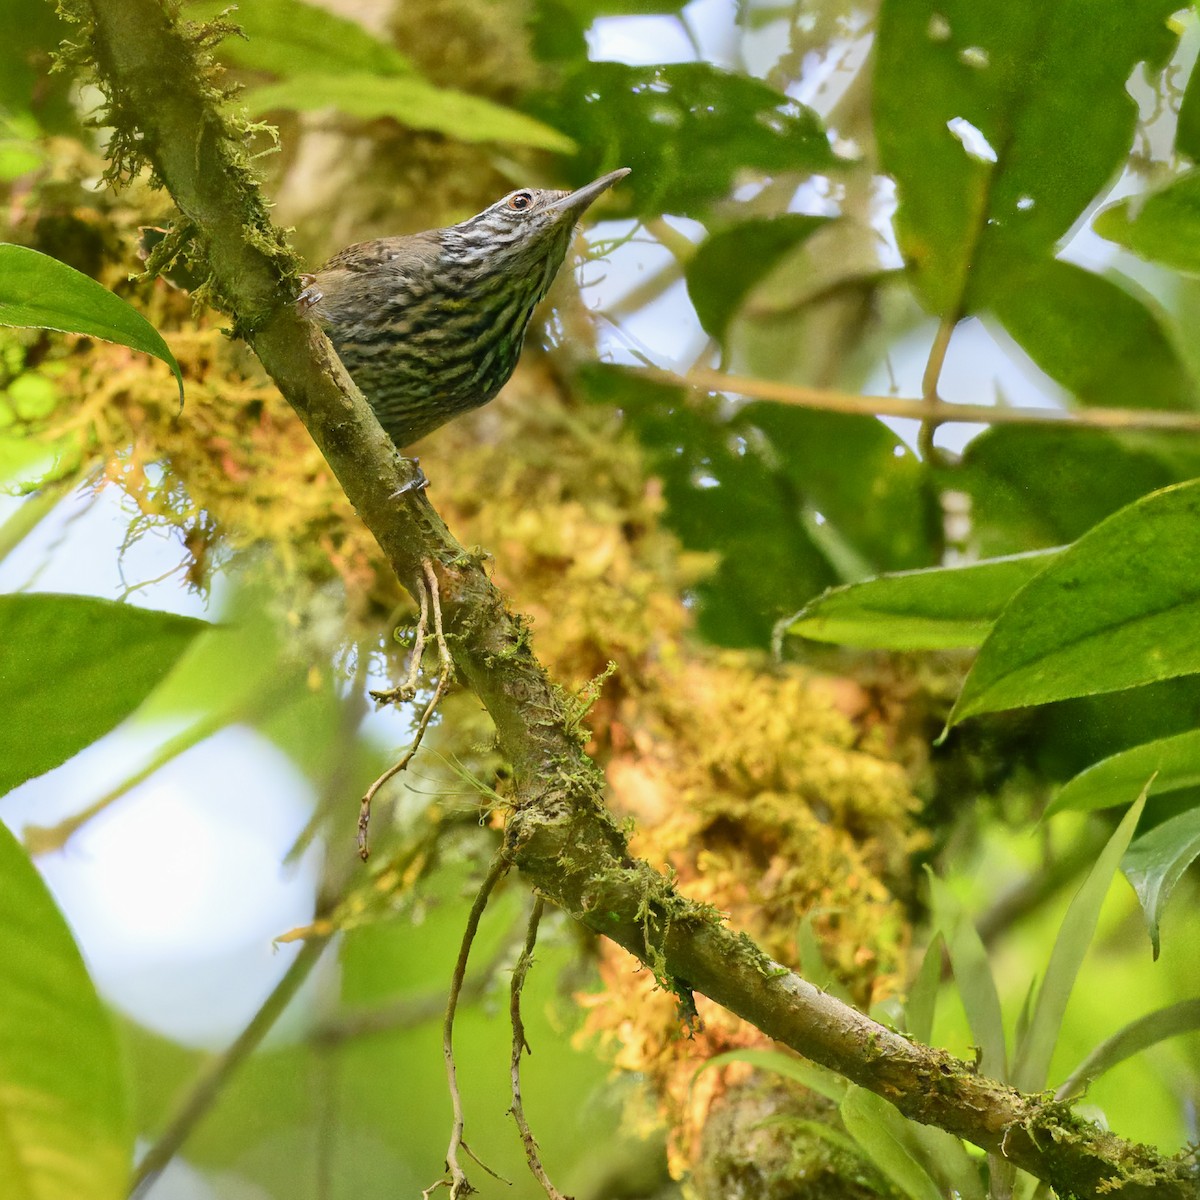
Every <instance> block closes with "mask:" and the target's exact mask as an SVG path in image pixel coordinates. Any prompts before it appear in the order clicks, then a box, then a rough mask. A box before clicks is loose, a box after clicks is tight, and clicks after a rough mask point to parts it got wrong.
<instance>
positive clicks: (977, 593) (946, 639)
mask: <svg viewBox="0 0 1200 1200" xmlns="http://www.w3.org/2000/svg"><path fill="white" fill-rule="evenodd" d="M1057 553H1058V552H1057V551H1054V550H1050V551H1044V550H1039V551H1033V552H1031V553H1029V554H1019V555H1014V556H1013V557H1011V558H998V559H990V560H988V561H986V562H980V563H974V564H972V565H971V566H966V567H942V568H933V569H931V570H926V571H904V572H901V573H899V574H896V575H882V576H880V577H879V578H878V579H869V580H867V581H866V582H865V583H852V584H849V585H848V586H846V587H840V588H834V589H833V590H832V591H829V592H826V593H825V595H823V596H820V597H818V598H817V599H816V600H814V601H813V602H812V603H811V604H809V605H807V606H806V607H805V608H803V609H801V610H800V612H798V613H797V614H796V615H795V616H794V617H793V618H792V619H791V621H790V622H789V623H788V625H787V630H786V631H787V633H788V634H791V635H794V636H796V637H806V638H810V639H812V640H813V641H818V642H838V643H841V644H843V645H848V646H869V647H878V648H882V649H890V650H937V649H945V648H948V647H952V646H978V645H979V644H980V642H982V641H983V639H984V638H985V637H987V635H988V632H989V631H990V630H991V627H992V624H993V622H994V621H995V620H996V618H997V617H998V616H999V615H1000V612H1001V610H1002V609H1003V608H1004V606H1005V605H1006V604H1007V603H1008V602H1009V600H1011V599H1012V597H1013V595H1014V593H1016V592H1017V591H1019V590H1020V589H1021V588H1022V587H1024V586H1025V584H1026V583H1028V582H1029V580H1031V579H1032V578H1033V577H1034V576H1035V575H1037V574H1039V573H1040V572H1041V571H1042V570H1043V569H1044V568H1045V567H1046V565H1047V564H1048V563H1050V562H1052V561H1053V560H1054V557H1055V555H1056V554H1057Z"/></svg>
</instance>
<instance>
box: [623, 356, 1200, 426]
mask: <svg viewBox="0 0 1200 1200" xmlns="http://www.w3.org/2000/svg"><path fill="white" fill-rule="evenodd" d="M630 373H631V374H633V375H641V376H643V377H645V378H646V379H653V380H654V381H655V382H656V383H665V384H668V385H671V386H674V387H683V388H694V389H695V390H696V391H700V392H732V393H734V394H735V395H738V396H746V397H748V398H750V399H753V400H770V401H772V402H774V403H775V404H793V405H795V406H796V407H797V408H814V409H819V410H820V411H822V412H840V413H852V414H855V415H859V416H866V417H871V416H879V417H910V418H912V420H914V421H935V422H937V423H938V424H939V425H944V424H946V423H948V422H951V421H966V422H969V423H970V424H973V425H974V424H980V425H1066V426H1069V427H1071V428H1077V429H1111V430H1123V429H1147V430H1156V429H1157V430H1177V431H1179V432H1187V433H1200V413H1194V412H1168V411H1165V410H1163V409H1155V408H1006V407H1004V406H1003V405H1000V404H956V403H953V402H951V401H948V400H942V399H939V398H938V397H937V396H936V395H935V396H933V397H931V398H928V399H922V400H917V399H909V398H907V397H904V396H861V395H859V394H858V393H857V392H838V391H833V390H831V389H829V388H816V387H805V386H803V385H802V384H797V383H783V382H780V381H779V380H777V379H751V378H748V377H747V376H744V375H726V374H725V373H724V372H723V371H714V370H711V369H710V368H705V367H695V368H693V369H692V370H690V371H688V372H687V373H686V374H683V375H680V374H677V373H676V372H675V371H666V370H663V369H662V368H661V367H634V368H630Z"/></svg>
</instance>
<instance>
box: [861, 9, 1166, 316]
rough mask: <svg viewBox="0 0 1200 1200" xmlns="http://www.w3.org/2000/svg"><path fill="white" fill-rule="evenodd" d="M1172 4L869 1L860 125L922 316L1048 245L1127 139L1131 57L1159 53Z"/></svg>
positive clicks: (984, 287) (991, 286)
mask: <svg viewBox="0 0 1200 1200" xmlns="http://www.w3.org/2000/svg"><path fill="white" fill-rule="evenodd" d="M1177 7H1178V5H1177V2H1176V0H1144V2H1142V3H1138V4H1129V3H1125V2H1124V0H1060V2H1058V3H1054V4H1044V3H1041V2H1040V0H1013V2H1011V3H1006V4H979V3H977V2H976V0H885V2H884V4H883V5H882V7H881V9H880V15H879V24H878V34H877V38H876V43H875V50H876V55H877V59H876V66H875V76H874V87H873V92H874V105H875V125H876V131H877V135H878V141H879V152H880V158H881V162H882V165H883V169H884V170H885V171H886V172H887V173H888V174H890V175H892V176H894V177H895V179H896V181H897V185H898V190H899V199H900V208H899V211H898V213H897V218H896V223H897V231H898V234H899V239H900V246H901V249H902V251H903V252H904V255H905V258H906V259H907V260H908V262H909V263H910V265H911V268H912V271H913V278H914V283H915V286H916V288H917V291H918V293H919V294H920V296H921V298H922V300H923V301H924V303H925V304H926V305H927V306H928V307H929V308H930V309H931V310H932V311H934V312H937V313H942V314H952V315H961V314H962V313H964V312H970V311H973V310H975V309H977V308H979V307H980V306H981V304H986V301H987V298H988V297H989V296H990V295H991V294H992V292H993V291H995V290H996V287H997V285H998V284H1002V283H1003V282H1004V280H1005V279H1006V278H1007V277H1008V275H1009V273H1010V271H1011V270H1012V269H1013V267H1014V266H1019V265H1020V264H1022V263H1025V262H1028V261H1031V260H1036V259H1039V258H1041V257H1043V256H1045V255H1048V254H1049V253H1050V252H1051V251H1052V249H1053V247H1054V246H1055V244H1056V243H1057V242H1058V240H1059V238H1061V237H1062V236H1063V234H1065V233H1066V232H1067V231H1068V230H1069V229H1070V228H1071V226H1072V225H1073V224H1074V222H1075V221H1076V220H1077V219H1078V217H1079V216H1080V214H1081V213H1082V212H1083V210H1084V209H1085V208H1086V206H1087V205H1088V203H1089V202H1090V201H1091V200H1092V199H1093V198H1094V197H1095V196H1096V194H1097V193H1098V192H1099V191H1100V189H1101V188H1103V187H1104V186H1105V185H1106V184H1107V183H1108V182H1109V180H1110V179H1111V178H1112V177H1113V175H1114V174H1115V173H1116V172H1117V170H1118V169H1119V167H1120V165H1121V164H1122V163H1123V162H1124V161H1125V157H1126V155H1127V153H1128V151H1129V148H1130V146H1131V144H1132V141H1133V135H1134V129H1135V127H1136V123H1137V105H1136V104H1135V103H1134V101H1133V100H1132V98H1131V97H1130V95H1129V93H1128V92H1127V91H1126V86H1125V85H1126V82H1127V81H1128V79H1129V77H1130V75H1131V73H1132V72H1133V69H1134V66H1135V65H1136V64H1137V63H1138V62H1140V61H1144V60H1149V61H1152V62H1154V63H1161V62H1162V61H1163V60H1164V59H1165V57H1166V55H1167V54H1168V53H1169V51H1170V48H1171V45H1172V43H1173V40H1174V39H1173V37H1172V35H1171V33H1170V32H1169V30H1168V29H1167V26H1166V21H1167V18H1168V17H1169V16H1170V15H1171V13H1172V12H1173V11H1174V10H1175V9H1176V8H1177Z"/></svg>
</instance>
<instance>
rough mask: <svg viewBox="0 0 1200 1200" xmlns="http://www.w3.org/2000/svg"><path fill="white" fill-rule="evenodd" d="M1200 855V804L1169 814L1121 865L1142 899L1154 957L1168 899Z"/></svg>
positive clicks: (1126, 856) (1130, 848) (1136, 844)
mask: <svg viewBox="0 0 1200 1200" xmlns="http://www.w3.org/2000/svg"><path fill="white" fill-rule="evenodd" d="M1198 855H1200V808H1192V809H1189V810H1188V811H1187V812H1182V813H1180V814H1179V815H1178V816H1175V817H1169V818H1168V819H1167V820H1165V821H1164V822H1163V823H1162V824H1161V825H1156V826H1155V827H1154V828H1153V829H1151V830H1150V832H1149V833H1145V834H1143V835H1142V836H1141V837H1140V838H1138V840H1137V841H1136V842H1134V843H1133V845H1132V846H1130V847H1129V853H1128V854H1126V855H1125V860H1124V861H1123V862H1122V863H1121V869H1122V870H1123V871H1124V872H1125V877H1126V878H1127V879H1128V880H1129V882H1130V883H1131V884H1132V885H1133V890H1134V891H1135V892H1137V896H1138V899H1139V900H1140V901H1141V903H1142V915H1143V916H1144V917H1145V918H1146V928H1147V929H1148V930H1149V932H1150V944H1151V946H1152V947H1153V948H1154V957H1155V958H1157V957H1158V951H1159V922H1160V921H1161V920H1162V914H1163V912H1164V911H1165V910H1166V907H1167V901H1168V900H1170V898H1171V893H1172V891H1174V889H1175V885H1176V884H1177V883H1178V882H1179V880H1180V879H1181V878H1182V877H1183V873H1184V871H1186V870H1187V869H1188V867H1190V866H1191V865H1192V863H1193V862H1195V860H1196V857H1197V856H1198Z"/></svg>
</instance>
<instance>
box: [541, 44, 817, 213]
mask: <svg viewBox="0 0 1200 1200" xmlns="http://www.w3.org/2000/svg"><path fill="white" fill-rule="evenodd" d="M534 111H536V112H538V113H539V114H540V115H541V116H542V117H543V119H544V120H546V121H550V122H553V124H554V125H555V127H556V128H559V129H562V130H563V131H564V132H565V133H568V134H570V135H571V136H572V137H573V138H574V139H575V141H576V142H578V144H579V147H580V152H579V154H578V155H577V156H576V157H575V158H573V159H572V160H571V161H570V162H569V163H567V164H565V167H566V170H567V172H568V176H569V178H570V181H571V182H572V183H573V184H575V185H577V186H578V185H580V184H583V183H586V182H587V181H588V180H589V179H594V178H595V177H596V176H597V175H598V174H600V173H601V172H602V171H607V170H611V169H613V168H614V167H619V166H628V167H632V168H633V174H632V175H630V177H629V179H628V180H627V181H626V184H625V185H623V186H622V195H623V196H625V197H626V198H627V199H628V200H629V201H630V203H631V204H632V207H633V212H634V213H635V214H636V215H639V216H641V215H653V216H658V215H659V214H661V213H676V214H678V215H680V216H691V217H702V216H703V215H704V214H705V213H706V212H707V210H708V206H709V205H710V204H711V203H712V201H713V200H715V199H718V198H721V197H725V196H727V195H728V194H729V191H730V189H731V188H732V186H733V184H734V180H735V179H737V178H738V177H739V176H740V175H742V174H743V173H744V172H746V171H755V172H760V173H766V174H772V173H776V172H781V171H786V172H791V173H796V172H804V171H814V170H827V169H829V168H832V167H836V166H837V164H838V162H839V160H838V159H837V158H836V157H835V156H834V153H833V151H832V150H831V149H830V147H829V140H828V138H827V137H826V135H825V130H824V128H823V127H822V125H821V122H820V120H819V119H818V117H817V116H816V114H815V113H814V112H813V111H812V110H811V109H808V108H805V107H804V105H802V104H798V103H797V102H796V101H795V100H791V99H789V98H788V97H787V96H785V95H783V94H782V93H781V92H777V91H775V89H774V88H772V87H769V86H768V85H767V84H765V83H763V82H762V81H761V80H758V79H751V78H749V77H747V76H745V75H735V74H731V73H730V72H727V71H722V70H720V69H718V68H717V67H713V66H710V65H709V64H708V63H671V64H668V65H666V66H657V67H628V66H625V65H624V64H623V63H615V62H594V63H587V64H586V65H585V66H583V67H581V68H580V69H579V70H577V71H575V72H573V73H572V74H571V75H570V76H569V77H567V78H566V79H564V81H563V83H562V86H561V87H560V88H559V89H558V90H557V91H556V92H555V93H554V94H553V95H544V96H541V97H539V98H537V99H536V100H535V101H534Z"/></svg>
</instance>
